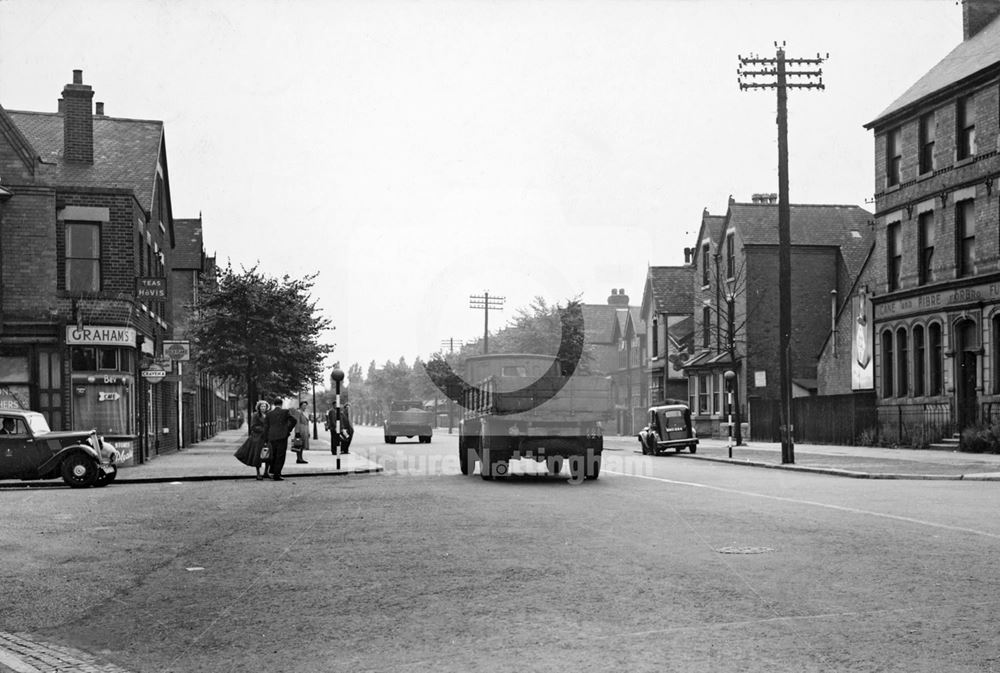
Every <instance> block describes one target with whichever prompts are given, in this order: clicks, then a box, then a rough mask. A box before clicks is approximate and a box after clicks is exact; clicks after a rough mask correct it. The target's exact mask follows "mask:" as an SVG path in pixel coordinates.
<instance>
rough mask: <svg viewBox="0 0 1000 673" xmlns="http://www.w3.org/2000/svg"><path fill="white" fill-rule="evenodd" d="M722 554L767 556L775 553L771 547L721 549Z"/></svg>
mask: <svg viewBox="0 0 1000 673" xmlns="http://www.w3.org/2000/svg"><path fill="white" fill-rule="evenodd" d="M715 551H717V552H719V553H720V554H766V553H768V552H772V551H774V549H773V548H771V547H719V548H718V549H716V550H715Z"/></svg>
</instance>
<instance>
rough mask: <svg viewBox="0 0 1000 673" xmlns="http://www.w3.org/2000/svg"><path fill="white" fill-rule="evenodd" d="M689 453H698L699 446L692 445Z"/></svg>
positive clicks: (689, 447)
mask: <svg viewBox="0 0 1000 673" xmlns="http://www.w3.org/2000/svg"><path fill="white" fill-rule="evenodd" d="M688 451H690V452H691V453H696V452H697V451H698V445H697V444H691V445H690V446H688Z"/></svg>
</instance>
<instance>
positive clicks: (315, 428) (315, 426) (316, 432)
mask: <svg viewBox="0 0 1000 673" xmlns="http://www.w3.org/2000/svg"><path fill="white" fill-rule="evenodd" d="M312 384H313V439H319V411H317V409H316V379H313V382H312Z"/></svg>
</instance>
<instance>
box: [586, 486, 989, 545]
mask: <svg viewBox="0 0 1000 673" xmlns="http://www.w3.org/2000/svg"><path fill="white" fill-rule="evenodd" d="M603 472H604V473H606V474H614V475H616V476H620V477H632V478H633V479H648V480H649V481H658V482H661V483H664V484H674V485H676V486H690V487H691V488H706V489H709V490H711V491H720V492H722V493H733V494H735V495H746V496H751V497H754V498H764V499H766V500H777V501H779V502H788V503H794V504H796V505H810V506H812V507H823V508H825V509H832V510H836V511H838V512H848V513H850V514H863V515H866V516H874V517H878V518H881V519H891V520H893V521H904V522H906V523H914V524H917V525H919V526H928V527H930V528H940V529H942V530H950V531H955V532H958V533H972V534H973V535H981V536H983V537H988V538H992V539H994V540H1000V535H998V534H997V533H990V532H987V531H983V530H976V529H975V528H964V527H962V526H949V525H948V524H944V523H936V522H934V521H925V520H923V519H914V518H912V517H909V516H899V515H896V514H886V513H885V512H873V511H872V510H869V509H858V508H857V507H844V506H843V505H831V504H829V503H825V502H816V501H815V500H800V499H798V498H785V497H782V496H779V495H767V494H766V493H754V492H753V491H741V490H739V489H735V488H725V487H723V486H710V485H708V484H699V483H697V482H693V481H677V480H676V479H664V478H663V477H650V476H646V475H642V474H628V473H625V472H616V471H614V470H603Z"/></svg>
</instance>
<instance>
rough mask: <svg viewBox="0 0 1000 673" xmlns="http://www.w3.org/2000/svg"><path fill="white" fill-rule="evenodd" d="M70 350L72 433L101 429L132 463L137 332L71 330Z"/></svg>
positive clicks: (122, 329)
mask: <svg viewBox="0 0 1000 673" xmlns="http://www.w3.org/2000/svg"><path fill="white" fill-rule="evenodd" d="M66 348H67V350H68V351H69V358H70V370H71V371H70V391H71V395H70V400H71V405H70V417H71V418H72V428H73V429H75V430H86V429H91V428H93V429H96V430H97V433H98V434H99V435H101V436H103V437H104V438H105V439H107V440H108V441H110V442H111V443H113V444H114V445H115V447H116V448H117V449H118V450H119V451H120V452H121V453H122V456H123V462H125V464H129V463H130V462H132V460H133V457H134V455H135V448H136V417H137V409H136V403H137V396H136V385H135V383H136V381H135V375H134V372H135V371H136V358H137V353H136V331H135V329H134V328H132V327H119V326H109V325H79V326H78V325H72V326H67V327H66ZM126 461H127V462H126Z"/></svg>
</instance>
